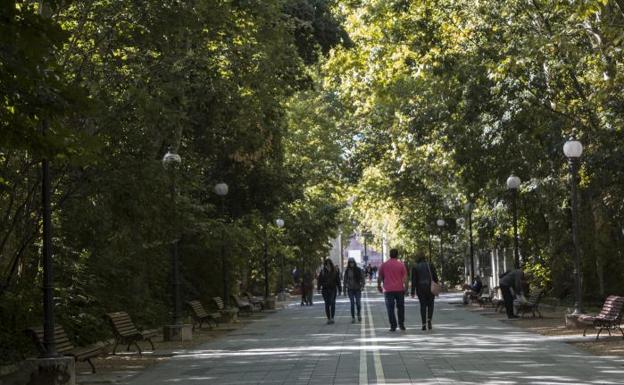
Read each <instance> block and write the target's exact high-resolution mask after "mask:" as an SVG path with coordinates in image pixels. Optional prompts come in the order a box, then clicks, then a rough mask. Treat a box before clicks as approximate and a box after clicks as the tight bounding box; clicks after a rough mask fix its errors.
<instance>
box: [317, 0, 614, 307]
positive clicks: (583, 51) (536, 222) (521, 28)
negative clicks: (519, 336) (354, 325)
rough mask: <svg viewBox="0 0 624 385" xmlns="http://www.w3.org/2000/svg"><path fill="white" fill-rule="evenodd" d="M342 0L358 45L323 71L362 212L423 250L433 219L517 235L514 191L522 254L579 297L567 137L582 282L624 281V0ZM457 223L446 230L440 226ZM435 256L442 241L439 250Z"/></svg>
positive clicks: (508, 243) (603, 287) (374, 225)
mask: <svg viewBox="0 0 624 385" xmlns="http://www.w3.org/2000/svg"><path fill="white" fill-rule="evenodd" d="M337 12H338V14H339V15H340V17H341V18H343V19H344V20H345V24H344V25H345V29H346V30H347V32H348V34H349V36H350V37H351V39H352V41H353V43H354V48H352V49H346V48H341V47H338V48H336V49H335V50H334V51H333V52H332V54H331V55H330V57H329V59H328V60H327V61H326V62H325V63H324V65H323V85H324V89H325V90H326V92H328V93H329V94H330V95H332V99H331V101H330V103H332V105H335V106H339V108H340V109H341V110H342V117H341V119H340V122H339V126H340V127H341V129H342V130H343V132H344V135H345V136H346V137H349V138H352V141H351V142H350V143H349V148H348V152H347V153H348V155H349V157H348V162H349V164H350V166H351V168H350V170H349V171H350V174H349V177H350V178H351V180H352V181H353V187H352V194H353V195H355V196H357V197H358V198H357V199H356V200H355V201H354V204H353V206H354V209H355V214H354V215H356V216H358V217H359V218H360V219H361V220H362V222H363V223H366V225H367V226H368V227H369V228H370V229H371V230H372V231H373V232H374V233H375V234H376V236H377V237H381V236H382V235H383V234H384V233H385V234H386V236H387V237H389V239H390V243H393V244H395V245H400V246H402V247H403V248H404V249H405V250H406V251H407V253H408V254H409V253H411V252H412V251H414V250H415V249H418V248H419V249H424V250H427V249H428V248H429V245H428V243H429V239H430V238H429V237H430V236H431V235H432V234H433V235H435V234H437V232H438V230H437V228H436V225H435V221H436V219H437V218H443V219H445V220H446V223H447V224H451V225H452V226H450V227H447V228H446V229H445V232H444V237H448V238H446V239H450V240H452V241H455V242H456V250H459V251H461V253H457V255H458V259H455V260H454V261H450V262H449V263H451V264H453V266H454V268H453V269H445V272H446V273H449V274H452V275H450V276H447V277H446V278H447V279H449V280H454V279H457V275H458V273H459V272H461V271H462V267H463V258H461V256H462V255H465V252H466V251H465V250H466V249H467V246H466V243H467V231H466V226H467V221H464V223H463V224H462V223H461V222H460V223H459V224H457V222H456V219H457V218H460V217H466V213H465V212H464V210H463V207H464V205H465V204H466V203H467V202H469V201H472V202H474V204H475V211H474V228H475V235H476V238H475V240H476V242H477V248H478V249H481V250H487V249H492V248H505V247H506V248H511V247H512V245H513V242H512V241H513V238H512V234H513V232H512V221H511V210H510V203H511V199H510V195H509V192H508V191H507V190H506V187H505V180H506V179H507V177H508V176H509V175H510V174H512V173H514V174H516V175H518V176H519V177H520V178H521V179H522V181H523V183H522V185H521V187H520V193H519V214H520V239H521V242H520V246H521V253H522V254H523V256H524V258H525V260H526V262H527V268H528V269H531V270H533V271H534V272H535V273H536V276H537V277H538V278H539V282H540V283H545V284H546V285H547V286H548V288H549V289H552V290H551V293H552V294H553V295H555V296H558V297H561V298H566V297H569V296H571V295H572V293H573V289H572V287H573V286H572V285H573V279H572V278H571V277H572V276H573V258H572V252H571V251H572V243H571V234H570V210H569V207H570V203H569V183H568V178H567V176H568V170H567V162H566V159H565V157H564V154H563V152H562V146H563V144H564V142H565V141H566V140H567V139H568V138H569V137H570V136H571V135H575V136H576V138H578V139H579V140H580V141H581V142H582V143H583V144H584V145H585V152H584V153H583V157H582V159H581V161H582V168H581V182H580V183H581V187H580V194H581V198H580V204H581V213H580V224H579V226H580V238H581V247H582V278H583V291H584V294H585V295H586V296H588V297H592V298H596V299H597V298H598V297H601V296H604V295H606V294H610V293H621V292H622V291H624V286H623V284H622V282H624V281H623V279H622V278H624V277H623V275H624V258H623V255H622V249H623V246H624V237H623V233H622V228H623V224H624V204H623V202H624V185H623V183H624V178H623V174H622V170H623V169H622V167H621V164H622V162H621V161H622V159H623V157H624V146H623V144H624V136H623V127H624V96H623V94H622V89H623V88H624V56H623V55H624V50H623V49H622V48H623V44H624V29H623V28H622V26H623V25H624V3H622V2H621V1H619V0H604V1H569V2H568V1H563V2H552V1H543V0H512V1H487V2H483V1H476V0H421V1H406V0H362V1H343V2H341V5H340V7H338V8H337ZM449 234H450V235H449ZM436 254H437V253H436Z"/></svg>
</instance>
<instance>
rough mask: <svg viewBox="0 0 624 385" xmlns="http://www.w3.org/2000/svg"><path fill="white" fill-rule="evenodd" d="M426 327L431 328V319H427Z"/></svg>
mask: <svg viewBox="0 0 624 385" xmlns="http://www.w3.org/2000/svg"><path fill="white" fill-rule="evenodd" d="M427 329H429V330H431V320H429V321H427Z"/></svg>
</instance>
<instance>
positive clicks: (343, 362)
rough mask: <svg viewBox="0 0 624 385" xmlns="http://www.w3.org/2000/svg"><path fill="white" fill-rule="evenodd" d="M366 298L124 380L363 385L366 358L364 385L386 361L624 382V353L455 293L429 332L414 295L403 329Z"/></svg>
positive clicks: (387, 375) (478, 375) (432, 378)
mask: <svg viewBox="0 0 624 385" xmlns="http://www.w3.org/2000/svg"><path fill="white" fill-rule="evenodd" d="M365 297H367V298H368V306H365V307H364V309H363V315H364V319H365V321H364V323H363V324H351V323H350V321H351V316H350V314H349V311H348V305H347V304H348V301H347V300H346V299H345V298H344V297H339V299H338V304H337V312H336V324H334V325H326V324H325V321H324V315H323V308H322V306H318V302H317V305H315V306H312V307H299V306H292V307H290V308H288V309H285V310H283V311H279V312H276V313H272V314H269V315H267V316H266V317H265V318H260V319H257V320H255V321H254V322H252V323H250V324H248V325H245V327H244V328H242V329H239V330H236V331H233V332H232V333H230V334H229V335H227V336H225V337H224V338H221V339H219V340H215V341H211V342H209V343H208V344H206V345H204V346H201V347H199V348H198V349H196V350H194V351H191V352H188V353H186V354H181V355H179V356H176V357H174V358H172V359H171V360H170V361H169V362H166V363H163V364H160V365H157V366H154V367H152V368H149V369H148V370H146V371H145V372H143V373H141V374H140V375H138V376H136V377H135V378H133V379H131V380H128V381H127V382H123V384H125V385H169V384H174V383H180V384H190V385H192V384H195V383H197V384H219V385H225V384H232V385H234V384H238V385H242V384H282V385H315V384H319V385H320V384H322V385H327V384H336V385H347V384H349V385H360V362H361V357H363V358H365V362H366V374H367V378H366V379H367V382H366V384H377V383H378V382H379V383H381V381H378V376H380V373H378V372H377V370H376V367H379V366H380V365H381V367H382V368H383V374H384V379H385V381H384V382H383V383H385V384H406V385H407V384H410V385H411V384H419V385H446V384H479V385H506V384H510V385H525V384H526V385H546V384H553V385H564V384H565V385H569V384H589V385H594V384H624V380H623V379H624V366H623V364H624V361H623V360H619V359H611V358H605V357H594V356H589V355H587V354H585V353H583V352H580V351H578V350H577V349H575V348H573V347H571V346H569V345H566V344H564V343H561V342H555V341H553V340H552V339H549V338H547V337H542V336H537V335H534V334H531V333H528V332H525V331H523V330H521V329H517V328H515V327H514V326H513V324H512V323H502V322H499V321H496V320H493V319H490V318H487V317H482V316H480V315H478V314H475V313H471V312H467V311H464V310H463V309H461V308H460V307H456V306H452V305H449V304H447V303H445V302H453V301H456V300H457V298H456V297H453V296H452V295H446V296H443V297H442V299H441V300H438V301H436V313H435V315H434V330H432V331H425V332H423V331H421V330H420V328H419V326H420V316H419V311H418V305H417V301H413V300H411V299H409V300H408V301H407V303H406V325H407V327H408V331H407V332H406V333H398V332H395V333H390V332H388V331H387V329H388V321H387V317H386V314H385V307H384V306H383V299H382V297H381V296H380V295H378V294H376V293H373V292H372V291H369V293H368V294H367V296H365ZM367 308H369V309H370V317H371V318H372V319H373V322H374V328H372V327H371V325H369V315H368V312H367V311H365V310H366V309H367ZM362 327H363V328H364V330H365V332H366V338H365V340H364V342H365V344H364V345H362V341H361V328H362ZM373 333H374V334H375V335H374V337H373V335H372V334H373ZM362 349H364V350H362ZM362 352H364V353H362ZM362 354H363V355H362ZM361 355H362V356H361ZM380 379H381V378H380ZM120 384H121V383H120Z"/></svg>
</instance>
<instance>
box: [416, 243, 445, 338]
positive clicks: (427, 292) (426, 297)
mask: <svg viewBox="0 0 624 385" xmlns="http://www.w3.org/2000/svg"><path fill="white" fill-rule="evenodd" d="M416 260H417V263H416V265H415V266H414V267H413V268H412V290H411V296H412V298H414V296H415V295H417V296H418V302H419V303H420V319H421V321H422V330H427V329H429V330H431V328H432V325H431V320H432V319H433V305H434V302H435V295H433V293H432V292H431V281H432V280H433V281H434V282H436V283H438V282H439V281H438V274H437V272H436V270H435V267H434V266H433V265H432V264H430V263H429V262H427V258H426V257H425V253H424V252H422V251H418V252H417V253H416Z"/></svg>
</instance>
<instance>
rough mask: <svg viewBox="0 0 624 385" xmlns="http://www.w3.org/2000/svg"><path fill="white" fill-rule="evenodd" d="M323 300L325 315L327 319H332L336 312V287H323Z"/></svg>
mask: <svg viewBox="0 0 624 385" xmlns="http://www.w3.org/2000/svg"><path fill="white" fill-rule="evenodd" d="M323 301H325V315H326V316H327V319H334V315H335V314H336V289H325V288H323Z"/></svg>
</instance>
